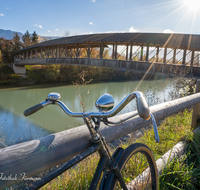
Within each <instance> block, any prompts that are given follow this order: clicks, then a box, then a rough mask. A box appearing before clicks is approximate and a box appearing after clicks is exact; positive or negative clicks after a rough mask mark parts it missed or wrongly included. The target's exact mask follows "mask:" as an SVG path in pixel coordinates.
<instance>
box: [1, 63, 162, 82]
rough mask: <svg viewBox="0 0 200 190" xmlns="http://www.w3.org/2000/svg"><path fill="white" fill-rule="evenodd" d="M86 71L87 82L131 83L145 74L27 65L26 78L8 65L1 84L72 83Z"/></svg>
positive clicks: (63, 66) (150, 75)
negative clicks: (90, 80)
mask: <svg viewBox="0 0 200 190" xmlns="http://www.w3.org/2000/svg"><path fill="white" fill-rule="evenodd" d="M83 70H85V71H86V73H87V75H86V78H85V79H86V80H89V79H93V82H98V81H102V82H104V81H130V80H140V79H142V77H143V76H144V73H141V72H134V71H129V70H126V69H121V70H120V69H109V68H101V67H82V66H76V65H34V66H30V65H26V77H20V76H19V75H17V74H15V73H14V72H13V70H12V69H11V68H9V67H8V66H7V65H6V64H2V65H0V84H23V83H24V84H26V83H53V82H70V83H71V81H76V80H77V79H79V78H80V73H81V72H82V71H83ZM163 77H164V76H163V75H152V74H148V75H147V76H146V77H145V80H153V79H160V78H163Z"/></svg>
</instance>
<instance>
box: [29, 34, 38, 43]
mask: <svg viewBox="0 0 200 190" xmlns="http://www.w3.org/2000/svg"><path fill="white" fill-rule="evenodd" d="M31 39H32V43H33V44H37V43H38V35H37V34H36V32H35V31H34V32H33V34H32V37H31Z"/></svg>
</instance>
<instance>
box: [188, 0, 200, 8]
mask: <svg viewBox="0 0 200 190" xmlns="http://www.w3.org/2000/svg"><path fill="white" fill-rule="evenodd" d="M184 4H185V6H186V7H187V8H188V9H191V10H195V9H200V0H184Z"/></svg>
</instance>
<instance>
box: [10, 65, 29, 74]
mask: <svg viewBox="0 0 200 190" xmlns="http://www.w3.org/2000/svg"><path fill="white" fill-rule="evenodd" d="M9 66H10V67H11V68H12V70H13V71H14V72H15V73H16V74H19V75H25V74H26V67H25V65H22V66H16V65H15V64H14V63H11V64H9Z"/></svg>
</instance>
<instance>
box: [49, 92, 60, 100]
mask: <svg viewBox="0 0 200 190" xmlns="http://www.w3.org/2000/svg"><path fill="white" fill-rule="evenodd" d="M47 98H48V99H49V100H59V99H60V98H61V96H60V94H59V93H57V92H51V93H49V94H48V96H47Z"/></svg>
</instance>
